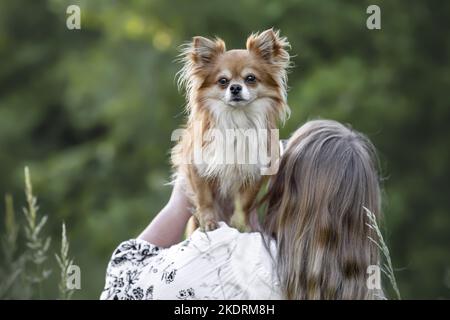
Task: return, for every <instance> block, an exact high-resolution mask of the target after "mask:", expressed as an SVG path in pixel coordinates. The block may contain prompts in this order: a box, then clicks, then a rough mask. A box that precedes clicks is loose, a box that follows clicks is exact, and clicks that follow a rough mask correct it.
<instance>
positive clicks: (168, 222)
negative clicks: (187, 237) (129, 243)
mask: <svg viewBox="0 0 450 320" xmlns="http://www.w3.org/2000/svg"><path fill="white" fill-rule="evenodd" d="M191 210H192V209H191V204H190V202H189V199H188V198H187V196H186V193H185V187H184V182H183V180H181V179H177V181H176V182H175V184H174V186H173V189H172V195H171V196H170V199H169V202H168V203H167V204H166V206H165V207H164V208H163V209H162V210H161V211H160V212H159V213H158V214H157V216H156V217H155V218H154V219H153V221H152V222H151V223H150V224H149V225H148V226H147V228H145V230H144V231H143V232H142V233H141V234H140V235H139V237H138V239H142V240H145V241H147V242H150V243H151V244H154V245H155V246H158V247H163V248H168V247H170V246H172V245H174V244H177V243H178V242H180V240H181V238H182V236H183V234H184V231H185V229H186V223H187V222H188V220H189V218H190V217H191V216H192V214H191Z"/></svg>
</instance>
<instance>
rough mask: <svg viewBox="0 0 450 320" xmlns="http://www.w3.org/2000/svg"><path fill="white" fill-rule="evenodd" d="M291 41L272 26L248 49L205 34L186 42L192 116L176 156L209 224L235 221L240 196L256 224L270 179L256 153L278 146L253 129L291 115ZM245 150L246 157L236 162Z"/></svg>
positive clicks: (183, 74)
mask: <svg viewBox="0 0 450 320" xmlns="http://www.w3.org/2000/svg"><path fill="white" fill-rule="evenodd" d="M288 47H289V43H288V41H287V39H286V38H285V37H281V36H280V34H279V31H275V30H273V29H269V30H266V31H264V32H262V33H256V34H252V35H250V36H249V37H248V38H247V43H246V49H240V50H228V51H227V50H226V48H225V43H224V41H223V40H221V39H219V38H216V39H214V40H210V39H207V38H204V37H194V38H193V40H192V42H190V43H188V44H186V45H185V46H184V47H183V49H182V53H181V60H182V62H183V68H182V69H181V70H180V72H179V84H180V85H181V86H183V87H184V88H185V90H186V100H187V105H186V110H187V113H188V115H189V116H188V121H187V124H186V128H185V129H184V130H183V133H182V135H181V138H180V139H179V141H178V143H177V144H176V145H175V147H174V148H173V149H172V163H173V166H174V169H175V173H176V174H177V175H178V176H181V177H182V178H183V179H184V180H185V182H186V191H187V194H188V195H189V196H190V198H191V200H192V202H193V204H194V205H195V209H196V212H195V215H194V216H195V217H196V218H197V219H198V223H199V224H200V227H201V228H202V229H203V230H206V231H208V230H213V229H215V228H216V227H217V221H218V220H223V221H229V219H230V218H231V215H232V214H233V212H234V204H235V203H236V201H235V200H236V199H238V200H239V202H238V203H240V205H241V208H240V209H241V210H242V212H244V217H245V220H246V221H245V222H246V223H247V224H248V223H249V217H250V211H251V210H252V209H253V206H254V203H255V199H256V197H257V194H258V192H259V190H260V188H261V185H262V182H263V177H262V174H261V172H262V171H261V167H262V163H261V161H260V160H257V161H253V162H252V161H249V158H250V157H251V156H252V153H253V152H254V150H256V149H255V147H257V149H258V150H260V151H261V150H262V151H267V150H269V149H271V148H278V140H277V144H276V145H275V146H273V145H272V146H271V139H270V138H269V135H265V137H264V138H263V139H257V140H252V139H250V138H249V136H250V135H251V134H250V135H249V132H250V133H252V132H262V131H264V130H265V131H266V132H267V131H270V130H273V129H276V128H277V124H278V122H284V121H285V119H286V118H287V117H288V116H289V112H290V110H289V107H288V105H287V92H286V91H287V69H288V68H289V65H290V56H289V54H288V52H287V49H288ZM259 136H260V135H259ZM277 139H278V136H277ZM272 144H273V143H272ZM230 152H231V153H233V155H231V156H230ZM225 153H226V154H225ZM239 156H241V157H243V158H245V159H246V161H236V158H237V157H239Z"/></svg>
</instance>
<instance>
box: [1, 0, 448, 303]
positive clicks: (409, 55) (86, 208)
mask: <svg viewBox="0 0 450 320" xmlns="http://www.w3.org/2000/svg"><path fill="white" fill-rule="evenodd" d="M71 4H77V5H79V6H80V8H81V27H82V29H81V30H68V29H67V28H66V18H67V14H66V8H67V6H69V5H71ZM370 4H377V5H379V6H380V8H381V23H382V29H381V30H368V29H367V28H366V19H367V17H368V15H367V14H366V8H367V7H368V6H369V5H370ZM272 26H274V27H276V28H278V29H280V30H281V32H282V34H283V35H286V36H287V37H288V39H289V41H290V43H291V45H292V50H291V54H292V55H293V56H294V57H293V61H294V63H295V68H294V69H293V70H292V71H291V73H290V75H289V86H290V91H289V105H290V106H291V109H292V116H291V118H290V120H289V121H288V122H287V124H286V125H285V127H284V128H283V129H282V130H281V136H282V137H283V138H286V137H288V135H289V133H290V132H292V131H293V130H295V129H296V128H297V127H299V126H300V125H301V124H302V123H304V122H305V121H306V120H308V119H314V118H317V117H321V118H331V119H335V120H338V121H341V122H345V123H349V124H351V125H352V126H353V127H354V128H355V129H357V130H359V131H362V132H364V133H366V134H367V135H368V136H369V137H370V138H371V140H372V141H373V142H374V144H375V145H376V146H377V148H378V150H379V154H380V158H381V163H382V167H383V177H384V182H383V187H384V191H385V192H384V215H385V220H384V224H383V226H384V230H385V234H386V240H387V243H388V245H389V246H390V248H391V255H392V260H393V264H394V267H396V268H397V274H396V275H397V280H398V283H399V287H400V291H401V292H402V295H403V297H404V298H433V299H435V298H450V250H449V249H450V214H449V213H450V212H449V208H450V184H449V180H450V169H449V167H450V166H449V164H450V153H449V141H450V126H449V123H450V105H449V90H450V72H449V71H450V69H449V65H448V62H449V57H450V36H449V35H450V2H449V1H438V0H430V1H425V0H421V1H378V0H377V1H331V0H323V1H317V0H303V1H297V0H287V1H256V0H246V1H221V0H201V1H200V0H197V1H186V0H166V1H162V0H161V1H156V0H129V1H114V0H98V1H76V0H70V1H69V0H47V1H44V0H35V1H24V0H15V1H2V2H0V194H1V195H2V196H3V195H4V194H6V193H7V192H9V193H11V194H12V195H13V196H14V201H15V207H16V211H17V212H20V206H21V204H22V203H23V202H24V198H25V197H24V194H23V167H24V166H25V165H28V166H29V167H30V170H31V173H32V179H33V183H34V190H35V193H36V194H37V195H38V197H39V203H40V211H41V212H42V213H45V214H48V215H49V222H48V224H47V225H46V226H45V228H46V231H47V232H48V233H49V234H50V235H52V237H53V238H56V239H58V238H59V237H60V231H61V229H60V226H61V222H62V221H65V222H66V224H67V228H68V237H69V240H70V242H71V248H70V250H71V254H72V255H73V256H74V258H75V262H76V264H78V265H79V266H80V268H81V272H82V290H79V291H77V292H76V293H75V296H74V297H75V298H93V299H96V298H98V297H99V294H100V292H101V290H102V288H103V285H104V276H105V269H106V265H107V262H108V259H109V257H110V255H111V253H112V251H113V250H114V248H115V247H116V246H117V245H118V244H119V243H120V242H121V241H123V240H126V239H129V238H132V237H134V236H136V235H137V234H138V233H139V232H140V231H141V230H142V229H143V228H144V226H146V225H147V223H148V222H149V221H150V220H151V219H152V217H153V216H154V215H155V213H156V212H158V210H159V209H160V208H161V207H162V206H163V205H164V203H165V201H166V200H167V199H168V196H169V192H170V188H169V187H167V186H165V185H164V183H165V182H167V181H168V178H169V175H170V166H169V157H168V152H169V150H170V147H171V146H172V143H171V141H170V135H171V132H172V131H173V130H174V129H176V128H178V127H179V126H180V125H181V123H183V121H184V115H183V114H182V107H183V104H184V99H183V94H182V92H179V91H178V90H177V87H176V83H175V81H174V77H175V74H176V72H177V71H178V70H179V68H180V65H179V64H177V63H176V62H174V60H175V59H176V56H177V54H178V52H177V48H178V46H179V45H180V44H182V43H183V42H185V41H187V40H189V39H190V38H191V37H192V36H195V35H203V36H210V37H212V36H215V35H217V36H220V37H221V38H223V39H224V40H225V41H226V43H227V47H228V48H241V47H244V45H245V40H246V37H247V36H248V35H249V34H250V33H251V32H253V31H261V30H264V29H266V28H269V27H272ZM2 202H3V201H2ZM0 211H1V213H0V218H1V221H2V224H1V225H0V230H2V232H3V220H4V217H3V215H4V213H3V210H0ZM19 217H20V216H19ZM57 245H58V243H57V241H54V242H53V246H55V247H57ZM51 263H53V262H51ZM56 276H57V274H55V275H52V277H53V278H52V279H53V280H54V282H55V283H56ZM53 280H52V281H53ZM0 281H1V279H0ZM45 290H48V292H49V294H52V292H53V291H52V290H53V289H52V286H50V285H49V286H48V288H46V289H45Z"/></svg>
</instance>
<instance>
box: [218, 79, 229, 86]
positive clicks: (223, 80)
mask: <svg viewBox="0 0 450 320" xmlns="http://www.w3.org/2000/svg"><path fill="white" fill-rule="evenodd" d="M217 82H218V83H219V84H220V85H221V86H225V85H226V84H227V83H228V79H227V78H220V79H219V81H217Z"/></svg>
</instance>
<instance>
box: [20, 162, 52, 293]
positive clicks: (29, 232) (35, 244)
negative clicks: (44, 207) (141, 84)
mask: <svg viewBox="0 0 450 320" xmlns="http://www.w3.org/2000/svg"><path fill="white" fill-rule="evenodd" d="M25 195H26V201H27V206H26V207H24V208H23V212H24V214H25V220H26V221H25V222H26V224H25V228H24V229H25V240H26V246H27V249H28V250H27V263H28V264H30V265H32V266H33V267H32V268H31V272H29V274H28V272H27V274H25V275H24V276H25V279H26V281H28V282H29V283H30V284H31V285H32V286H36V287H37V288H38V297H39V298H42V282H43V281H45V280H46V279H47V278H48V277H49V276H50V274H51V270H49V269H45V267H44V262H45V261H46V260H47V256H48V249H49V247H50V241H51V238H50V237H46V238H44V237H43V236H42V235H41V231H42V228H43V227H44V225H45V224H46V222H47V218H48V217H47V216H46V215H44V216H42V217H41V218H39V217H38V210H39V207H38V205H37V198H36V197H35V196H34V195H33V187H32V184H31V177H30V172H29V170H28V167H25ZM33 269H34V270H33Z"/></svg>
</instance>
